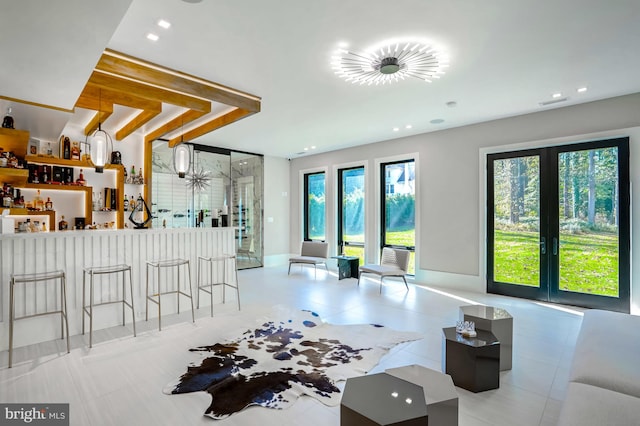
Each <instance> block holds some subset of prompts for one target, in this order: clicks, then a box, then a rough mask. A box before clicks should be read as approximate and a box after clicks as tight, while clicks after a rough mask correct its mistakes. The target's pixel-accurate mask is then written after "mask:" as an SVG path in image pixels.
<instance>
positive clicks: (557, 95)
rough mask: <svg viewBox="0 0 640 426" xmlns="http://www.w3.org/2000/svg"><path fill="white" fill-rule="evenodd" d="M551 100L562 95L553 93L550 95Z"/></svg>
mask: <svg viewBox="0 0 640 426" xmlns="http://www.w3.org/2000/svg"><path fill="white" fill-rule="evenodd" d="M551 97H552V98H554V99H555V98H560V97H562V93H554V94H553V95H551Z"/></svg>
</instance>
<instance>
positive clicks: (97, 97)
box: [76, 82, 162, 112]
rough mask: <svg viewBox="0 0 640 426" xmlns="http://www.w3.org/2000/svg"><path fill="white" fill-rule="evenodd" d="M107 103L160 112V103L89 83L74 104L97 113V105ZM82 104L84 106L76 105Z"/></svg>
mask: <svg viewBox="0 0 640 426" xmlns="http://www.w3.org/2000/svg"><path fill="white" fill-rule="evenodd" d="M100 101H102V102H107V103H112V104H117V105H123V106H126V107H129V108H134V109H142V110H147V111H158V112H161V111H162V102H160V101H157V100H150V99H145V98H141V97H139V96H136V95H135V94H132V93H125V92H116V91H114V90H109V89H103V88H100V87H98V86H96V85H94V84H92V83H91V82H89V83H87V85H86V86H85V87H84V90H83V91H82V93H81V94H80V97H79V98H78V102H76V106H77V107H80V108H87V109H93V110H95V111H99V103H100ZM80 102H81V103H82V104H84V105H85V106H82V105H78V103H80Z"/></svg>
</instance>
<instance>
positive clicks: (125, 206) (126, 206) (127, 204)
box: [123, 194, 129, 212]
mask: <svg viewBox="0 0 640 426" xmlns="http://www.w3.org/2000/svg"><path fill="white" fill-rule="evenodd" d="M123 205H124V211H125V212H126V211H129V199H128V198H127V194H124V204H123Z"/></svg>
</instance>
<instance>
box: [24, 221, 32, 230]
mask: <svg viewBox="0 0 640 426" xmlns="http://www.w3.org/2000/svg"><path fill="white" fill-rule="evenodd" d="M25 227H26V228H27V232H31V231H33V229H32V228H31V219H29V218H27V224H26V225H25Z"/></svg>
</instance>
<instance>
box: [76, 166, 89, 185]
mask: <svg viewBox="0 0 640 426" xmlns="http://www.w3.org/2000/svg"><path fill="white" fill-rule="evenodd" d="M76 183H77V184H78V185H82V186H84V185H85V184H86V183H87V181H86V180H84V174H83V173H82V169H80V175H79V176H78V179H77V180H76Z"/></svg>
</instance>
